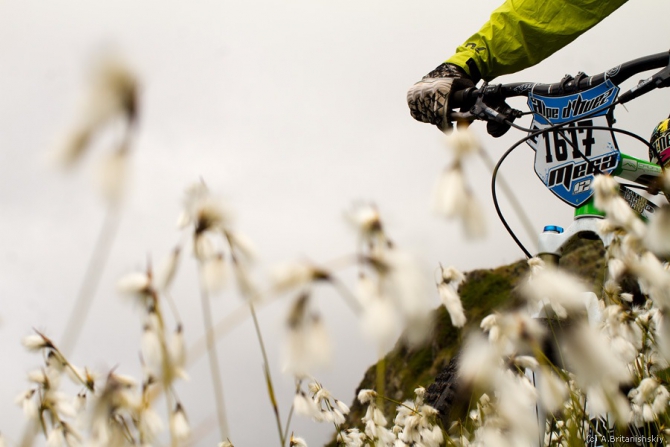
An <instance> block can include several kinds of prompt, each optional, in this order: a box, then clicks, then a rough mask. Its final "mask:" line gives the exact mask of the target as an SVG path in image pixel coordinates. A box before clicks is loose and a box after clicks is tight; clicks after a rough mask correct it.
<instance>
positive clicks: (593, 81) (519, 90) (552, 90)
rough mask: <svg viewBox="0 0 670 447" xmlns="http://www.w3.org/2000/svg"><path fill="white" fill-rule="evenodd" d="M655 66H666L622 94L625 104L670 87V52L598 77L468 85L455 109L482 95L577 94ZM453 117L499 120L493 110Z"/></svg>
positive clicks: (456, 98) (455, 99) (455, 101)
mask: <svg viewBox="0 0 670 447" xmlns="http://www.w3.org/2000/svg"><path fill="white" fill-rule="evenodd" d="M655 68H664V69H663V70H661V71H660V72H658V73H656V74H655V75H654V76H652V77H650V78H648V79H646V80H644V81H641V82H640V83H639V84H638V85H637V86H635V87H633V88H632V89H630V90H628V91H627V92H625V93H623V94H621V95H620V96H619V100H618V103H619V104H622V103H624V102H628V101H630V100H631V99H634V98H637V97H638V96H641V95H643V94H645V93H647V92H649V91H651V90H653V89H655V88H660V87H668V86H670V51H665V52H662V53H657V54H652V55H650V56H645V57H641V58H638V59H634V60H632V61H628V62H625V63H623V64H621V65H618V66H616V67H613V68H611V69H610V70H607V71H606V72H604V73H600V74H597V75H595V76H587V75H585V74H584V73H578V74H577V76H576V77H572V76H569V75H566V76H565V77H564V78H563V80H561V81H560V82H556V83H554V84H539V83H534V82H514V83H510V84H485V85H483V86H482V87H481V88H475V87H471V88H467V89H465V90H460V91H456V92H454V93H453V95H452V97H451V98H450V102H451V104H450V105H451V106H452V108H461V109H465V108H468V109H469V108H471V107H473V106H474V105H475V103H476V101H477V99H478V98H480V97H481V98H482V99H483V100H484V102H485V100H486V99H487V98H495V99H498V100H501V99H502V100H504V99H505V98H511V97H514V96H528V94H529V93H530V92H533V93H534V94H539V95H543V96H557V95H565V94H570V93H577V92H580V91H583V90H587V89H589V88H591V87H593V86H596V85H598V84H602V83H603V82H605V81H606V80H610V81H611V82H612V83H614V84H615V85H618V84H620V83H622V82H623V81H625V80H627V79H629V78H630V77H632V76H634V75H636V74H638V73H642V72H644V71H648V70H653V69H655ZM451 117H452V118H453V119H454V120H457V119H466V117H467V118H469V119H474V118H479V119H484V120H487V121H488V120H489V119H492V120H495V121H498V120H499V119H500V118H497V119H496V117H495V116H494V114H492V113H485V114H483V115H482V114H478V115H477V114H475V115H473V114H468V113H463V112H461V113H459V112H452V113H451Z"/></svg>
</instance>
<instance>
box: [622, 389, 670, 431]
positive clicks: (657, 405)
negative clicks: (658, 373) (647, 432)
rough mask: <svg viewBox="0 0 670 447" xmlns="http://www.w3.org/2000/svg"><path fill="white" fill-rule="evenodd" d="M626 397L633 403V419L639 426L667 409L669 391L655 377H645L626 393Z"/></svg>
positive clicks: (669, 396)
mask: <svg viewBox="0 0 670 447" xmlns="http://www.w3.org/2000/svg"><path fill="white" fill-rule="evenodd" d="M628 397H629V398H630V399H631V402H632V403H633V418H634V421H635V423H636V424H637V425H638V426H641V425H644V423H646V422H651V421H653V420H655V419H656V418H657V417H658V416H659V415H661V414H663V413H665V412H666V411H667V408H668V399H669V398H670V393H668V390H667V389H666V388H665V387H664V386H663V385H661V384H660V383H659V382H658V381H657V380H656V379H654V378H652V377H647V378H644V379H642V381H641V382H640V384H639V385H638V387H637V388H633V389H632V390H631V391H630V392H629V393H628Z"/></svg>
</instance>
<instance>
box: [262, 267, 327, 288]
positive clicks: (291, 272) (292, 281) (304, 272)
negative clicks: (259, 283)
mask: <svg viewBox="0 0 670 447" xmlns="http://www.w3.org/2000/svg"><path fill="white" fill-rule="evenodd" d="M326 276H327V273H326V272H323V271H321V270H319V269H317V268H316V267H314V266H313V265H310V264H307V263H305V262H291V263H285V264H280V265H278V266H276V267H275V268H274V269H273V270H272V272H271V282H272V285H273V289H274V290H275V291H277V292H279V293H281V292H285V291H288V290H291V289H296V288H299V287H302V286H305V285H307V284H309V283H311V282H312V281H314V280H315V279H317V278H320V277H326Z"/></svg>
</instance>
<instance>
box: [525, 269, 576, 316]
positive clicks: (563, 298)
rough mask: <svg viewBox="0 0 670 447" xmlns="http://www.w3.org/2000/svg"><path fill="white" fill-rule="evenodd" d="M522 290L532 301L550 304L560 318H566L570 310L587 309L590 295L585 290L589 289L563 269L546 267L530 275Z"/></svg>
mask: <svg viewBox="0 0 670 447" xmlns="http://www.w3.org/2000/svg"><path fill="white" fill-rule="evenodd" d="M521 290H522V292H523V294H524V295H525V297H526V298H527V299H529V300H530V301H531V302H534V303H538V304H539V303H541V304H544V305H547V304H548V305H550V306H551V308H552V309H553V311H554V312H555V313H556V315H558V317H559V318H566V317H567V315H568V311H569V310H575V311H585V310H586V305H585V301H586V300H587V299H588V296H587V295H585V294H584V292H587V291H588V289H587V288H586V286H585V285H584V284H583V283H582V282H581V281H580V280H579V279H578V278H576V277H575V276H573V275H570V274H568V273H566V272H563V271H561V270H557V269H547V268H545V269H543V270H541V271H539V272H537V273H535V274H534V275H532V276H531V277H529V278H528V280H527V281H526V283H525V284H524V285H523V287H522V289H521Z"/></svg>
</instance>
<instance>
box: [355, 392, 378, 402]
mask: <svg viewBox="0 0 670 447" xmlns="http://www.w3.org/2000/svg"><path fill="white" fill-rule="evenodd" d="M376 398H377V392H376V391H374V390H367V389H363V390H360V391H359V392H358V401H359V402H360V403H362V404H367V403H370V402H373V400H374V399H376Z"/></svg>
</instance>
